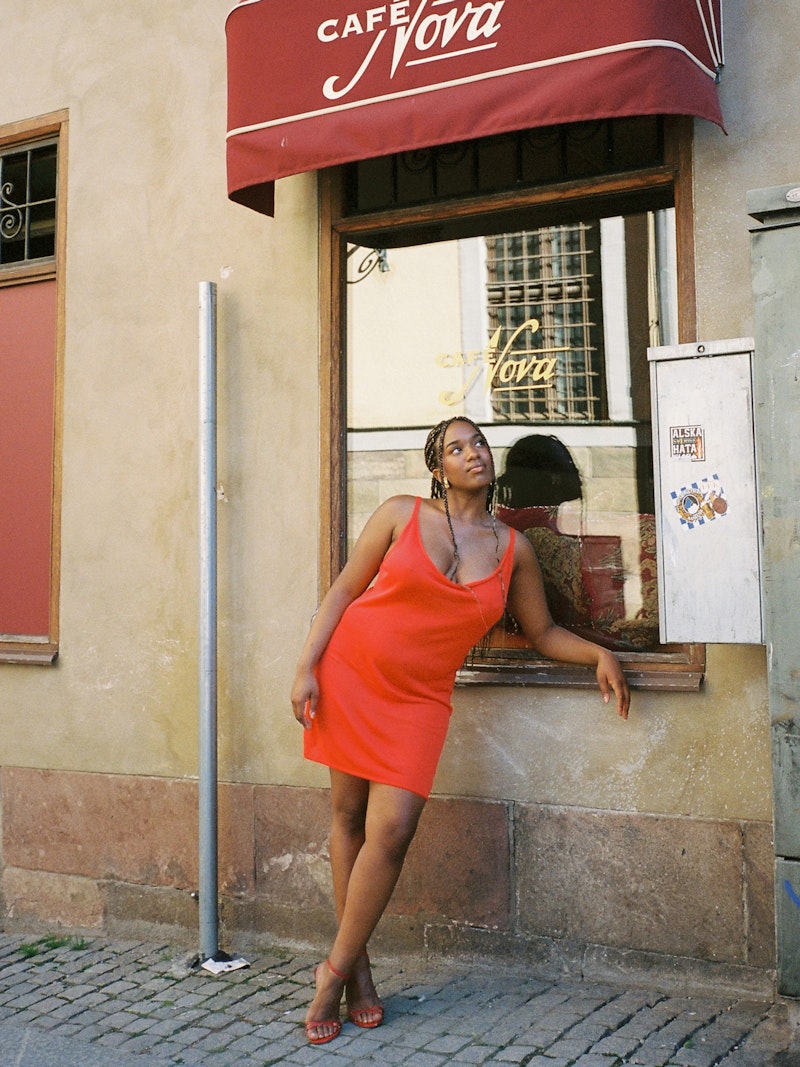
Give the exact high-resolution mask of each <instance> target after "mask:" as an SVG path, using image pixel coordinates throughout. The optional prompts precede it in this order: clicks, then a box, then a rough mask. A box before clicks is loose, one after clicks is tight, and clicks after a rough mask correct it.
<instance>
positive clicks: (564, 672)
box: [456, 645, 706, 692]
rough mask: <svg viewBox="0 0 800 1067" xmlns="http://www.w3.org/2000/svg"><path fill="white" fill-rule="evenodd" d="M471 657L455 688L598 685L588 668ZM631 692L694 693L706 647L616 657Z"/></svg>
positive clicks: (495, 655) (498, 655)
mask: <svg viewBox="0 0 800 1067" xmlns="http://www.w3.org/2000/svg"><path fill="white" fill-rule="evenodd" d="M478 655H479V654H474V655H473V657H472V662H471V663H469V664H467V665H465V666H464V667H462V668H461V670H460V671H459V672H458V674H457V676H456V685H458V686H470V685H492V686H501V685H506V686H530V685H556V686H565V687H569V688H576V689H593V688H595V686H596V685H597V679H596V677H595V672H594V671H593V670H592V668H591V667H578V666H574V665H570V664H563V663H553V662H551V661H549V660H544V659H531V658H530V653H529V652H528V653H526V654H525V659H524V661H523V659H522V657H521V656H520V655H519V654H517V655H516V656H515V655H514V652H513V650H505V651H503V652H500V651H498V650H497V649H492V650H491V652H490V653H489V654H488V655H487V656H486V659H485V661H484V662H479V661H478ZM618 658H619V661H620V663H621V664H622V668H623V670H624V671H625V677H626V678H627V680H628V685H629V686H630V688H631V689H654V690H663V691H666V692H671V691H674V692H697V691H698V690H699V689H700V686H701V684H702V682H703V677H704V674H705V659H706V657H705V645H683V646H678V647H677V648H676V649H675V651H669V652H652V653H618Z"/></svg>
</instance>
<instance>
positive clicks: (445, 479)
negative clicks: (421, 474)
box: [442, 478, 450, 489]
mask: <svg viewBox="0 0 800 1067" xmlns="http://www.w3.org/2000/svg"><path fill="white" fill-rule="evenodd" d="M442 485H443V486H444V487H445V489H449V488H450V482H449V481H448V480H447V478H443V479H442Z"/></svg>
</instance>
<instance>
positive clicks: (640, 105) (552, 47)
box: [227, 0, 722, 214]
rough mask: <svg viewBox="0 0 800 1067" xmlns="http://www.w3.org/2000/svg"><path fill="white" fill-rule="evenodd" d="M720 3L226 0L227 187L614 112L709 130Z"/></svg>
mask: <svg viewBox="0 0 800 1067" xmlns="http://www.w3.org/2000/svg"><path fill="white" fill-rule="evenodd" d="M720 19H721V12H720V0H669V2H666V0H615V2H614V3H613V4H608V3H599V2H598V3H592V4H588V3H586V2H585V0H494V2H488V3H487V2H481V0H394V2H392V0H386V2H384V3H379V2H378V0H242V2H241V3H240V4H239V5H238V6H237V7H235V8H234V9H233V11H232V12H231V13H230V15H229V16H228V22H227V36H228V130H229V133H228V192H229V195H230V197H231V199H232V200H235V201H237V202H239V203H241V204H245V205H247V206H248V207H252V208H255V209H256V210H258V211H263V212H266V213H268V214H271V213H272V210H273V184H272V183H273V182H274V180H275V179H276V178H281V177H284V176H286V175H288V174H297V173H300V172H301V171H307V170H316V169H318V168H320V167H328V166H332V165H334V164H338V163H347V162H351V161H353V160H357V159H367V158H369V157H371V156H383V155H389V154H391V153H393V152H403V151H408V150H410V149H415V148H422V147H427V146H430V145H435V144H445V143H451V142H457V141H464V140H471V139H472V138H475V137H484V136H487V135H489V134H494V133H505V132H508V131H510V130H519V129H527V128H530V127H534V126H551V125H555V124H558V123H566V122H580V121H584V120H587V119H599V118H613V117H615V116H630V115H650V114H683V115H696V116H698V117H700V118H704V119H710V120H711V121H712V122H716V123H718V124H719V125H722V115H721V113H720V107H719V100H718V97H717V91H716V79H717V75H718V71H719V68H720V67H721V65H722V50H721V25H720Z"/></svg>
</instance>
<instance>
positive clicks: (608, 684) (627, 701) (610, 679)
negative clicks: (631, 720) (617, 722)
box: [597, 648, 631, 719]
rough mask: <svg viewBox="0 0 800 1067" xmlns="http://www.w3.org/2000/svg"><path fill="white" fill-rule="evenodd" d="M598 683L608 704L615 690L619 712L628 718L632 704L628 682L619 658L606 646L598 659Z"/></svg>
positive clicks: (624, 717) (621, 715)
mask: <svg viewBox="0 0 800 1067" xmlns="http://www.w3.org/2000/svg"><path fill="white" fill-rule="evenodd" d="M597 684H598V685H599V686H600V692H601V693H602V694H603V700H604V701H605V702H606V704H607V703H608V702H609V700H610V699H611V691H612V690H613V691H614V694H615V695H616V698H617V714H618V715H619V716H620V717H621V718H623V719H627V718H628V709H629V708H630V706H631V694H630V690H629V689H628V683H627V681H626V680H625V675H624V674H623V673H622V667H620V665H619V660H618V659H617V657H616V656H615V655H614V654H613V652H609V651H608V650H607V649H605V648H601V649H600V654H599V656H598V659H597Z"/></svg>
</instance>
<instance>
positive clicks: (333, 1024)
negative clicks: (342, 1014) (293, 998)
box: [305, 960, 350, 1045]
mask: <svg viewBox="0 0 800 1067" xmlns="http://www.w3.org/2000/svg"><path fill="white" fill-rule="evenodd" d="M321 966H322V964H321V963H319V964H317V966H316V967H315V968H314V984H315V986H316V982H317V971H318V970H319V969H320V967H321ZM325 966H326V967H327V968H328V970H329V971H330V972H331V974H333V975H335V976H336V977H337V978H339V979H340V980H341V981H342V982H344V983H347V982H348V981H349V980H350V979H349V976H348V975H346V974H342V973H341V971H337V970H336V968H335V967H334V966H333V964H332V963H331V961H330V960H325ZM321 1029H325V1030H330V1031H331V1032H330V1033H324V1034H319V1035H318V1036H314V1034H313V1031H314V1030H321ZM305 1030H306V1037H307V1038H308V1042H309V1044H311V1045H327V1043H328V1042H329V1041H333V1039H334V1038H335V1037H338V1036H339V1034H340V1033H341V1032H342V1023H341V1020H340V1019H309V1020H308V1022H307V1023H306V1024H305Z"/></svg>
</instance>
